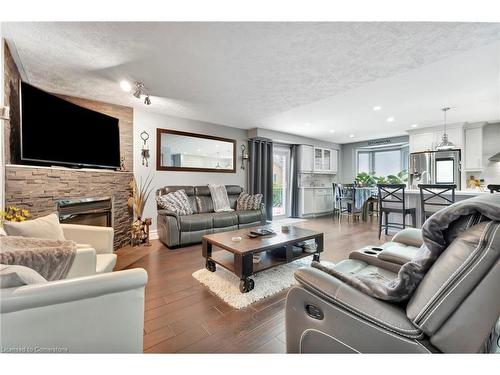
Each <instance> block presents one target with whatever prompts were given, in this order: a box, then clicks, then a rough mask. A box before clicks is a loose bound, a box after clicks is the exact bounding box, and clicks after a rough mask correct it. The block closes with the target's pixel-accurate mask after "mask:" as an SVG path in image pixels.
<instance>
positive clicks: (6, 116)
mask: <svg viewBox="0 0 500 375" xmlns="http://www.w3.org/2000/svg"><path fill="white" fill-rule="evenodd" d="M0 119H2V120H5V121H9V120H10V108H9V107H7V106H3V107H2V110H1V111H0Z"/></svg>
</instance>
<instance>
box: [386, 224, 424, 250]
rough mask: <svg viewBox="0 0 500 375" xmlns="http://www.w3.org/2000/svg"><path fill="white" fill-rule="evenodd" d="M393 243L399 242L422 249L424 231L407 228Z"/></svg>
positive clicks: (399, 233) (396, 236) (393, 239)
mask: <svg viewBox="0 0 500 375" xmlns="http://www.w3.org/2000/svg"><path fill="white" fill-rule="evenodd" d="M391 242H399V243H402V244H405V245H408V246H415V247H420V246H422V244H423V243H424V239H423V237H422V229H416V228H406V229H403V230H402V231H400V232H398V233H396V234H395V235H394V237H392V241H391Z"/></svg>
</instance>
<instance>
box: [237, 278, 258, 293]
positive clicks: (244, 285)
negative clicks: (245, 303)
mask: <svg viewBox="0 0 500 375" xmlns="http://www.w3.org/2000/svg"><path fill="white" fill-rule="evenodd" d="M254 286H255V282H254V281H253V280H252V279H243V280H241V281H240V292H241V293H248V292H249V291H251V290H252V289H253V288H254Z"/></svg>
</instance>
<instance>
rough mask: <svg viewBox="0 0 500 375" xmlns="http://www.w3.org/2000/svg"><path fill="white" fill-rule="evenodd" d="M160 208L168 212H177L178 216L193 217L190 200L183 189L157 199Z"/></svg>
mask: <svg viewBox="0 0 500 375" xmlns="http://www.w3.org/2000/svg"><path fill="white" fill-rule="evenodd" d="M156 200H157V202H158V206H160V207H161V208H164V209H166V210H169V211H172V212H175V213H176V214H178V215H192V214H193V209H192V207H191V203H190V202H189V200H188V196H187V195H186V192H185V191H184V190H183V189H181V190H177V191H175V192H173V193H168V194H166V195H161V196H158V197H156Z"/></svg>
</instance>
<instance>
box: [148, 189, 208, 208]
mask: <svg viewBox="0 0 500 375" xmlns="http://www.w3.org/2000/svg"><path fill="white" fill-rule="evenodd" d="M178 190H184V192H185V193H186V195H187V197H188V201H189V203H190V204H191V209H192V210H193V213H197V212H198V207H197V206H196V194H195V189H194V187H193V186H184V185H182V186H180V185H178V186H164V187H162V188H161V189H158V190H156V196H157V197H159V196H162V195H167V194H168V193H175V192H176V191H178ZM161 208H162V207H161V206H159V205H158V209H161Z"/></svg>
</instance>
